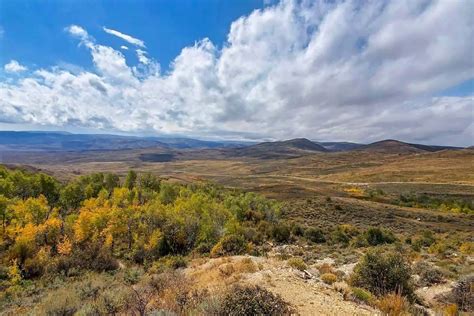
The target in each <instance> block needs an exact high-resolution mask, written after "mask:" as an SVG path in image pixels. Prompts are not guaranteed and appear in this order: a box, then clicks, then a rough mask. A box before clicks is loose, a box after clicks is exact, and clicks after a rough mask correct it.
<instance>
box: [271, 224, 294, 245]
mask: <svg viewBox="0 0 474 316" xmlns="http://www.w3.org/2000/svg"><path fill="white" fill-rule="evenodd" d="M290 235H291V231H290V227H288V225H286V224H284V223H278V224H274V225H273V227H272V238H273V239H275V241H276V242H281V243H283V242H288V241H289V240H290Z"/></svg>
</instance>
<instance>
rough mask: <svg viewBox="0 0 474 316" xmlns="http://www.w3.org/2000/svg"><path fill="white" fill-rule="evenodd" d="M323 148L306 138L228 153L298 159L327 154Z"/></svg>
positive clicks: (240, 155)
mask: <svg viewBox="0 0 474 316" xmlns="http://www.w3.org/2000/svg"><path fill="white" fill-rule="evenodd" d="M327 151H328V150H327V149H326V148H324V147H323V146H321V145H319V144H317V143H315V142H312V141H310V140H308V139H306V138H295V139H290V140H285V141H276V142H264V143H260V144H256V145H252V146H247V147H244V148H236V149H233V150H230V151H228V152H227V154H228V155H230V156H235V157H252V158H260V159H276V158H297V157H301V156H303V155H308V154H313V153H316V152H327Z"/></svg>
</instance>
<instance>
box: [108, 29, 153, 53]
mask: <svg viewBox="0 0 474 316" xmlns="http://www.w3.org/2000/svg"><path fill="white" fill-rule="evenodd" d="M103 30H104V32H105V33H108V34H111V35H114V36H117V37H119V38H121V39H123V40H124V41H126V42H129V43H130V44H133V45H136V46H138V47H142V48H145V42H143V41H142V40H140V39H138V38H135V37H132V36H130V35H127V34H124V33H121V32H119V31H116V30H112V29H108V28H106V27H105V26H104V27H103Z"/></svg>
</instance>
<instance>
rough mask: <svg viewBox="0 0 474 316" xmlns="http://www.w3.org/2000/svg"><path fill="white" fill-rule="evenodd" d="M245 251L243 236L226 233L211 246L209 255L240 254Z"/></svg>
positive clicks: (245, 245)
mask: <svg viewBox="0 0 474 316" xmlns="http://www.w3.org/2000/svg"><path fill="white" fill-rule="evenodd" d="M246 251H247V243H246V242H245V239H244V237H242V236H241V235H237V234H232V235H226V236H224V237H222V238H221V240H219V242H218V243H217V244H216V245H215V246H214V247H213V248H212V250H211V257H219V256H225V255H240V254H243V253H245V252H246Z"/></svg>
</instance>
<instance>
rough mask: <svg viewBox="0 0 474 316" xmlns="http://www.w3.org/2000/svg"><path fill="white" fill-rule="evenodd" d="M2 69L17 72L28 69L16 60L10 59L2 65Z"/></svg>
mask: <svg viewBox="0 0 474 316" xmlns="http://www.w3.org/2000/svg"><path fill="white" fill-rule="evenodd" d="M3 69H4V70H5V71H6V72H9V73H18V72H23V71H25V70H28V68H27V67H26V66H23V65H21V64H20V63H19V62H18V61H16V60H10V62H9V63H8V64H5V66H3Z"/></svg>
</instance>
